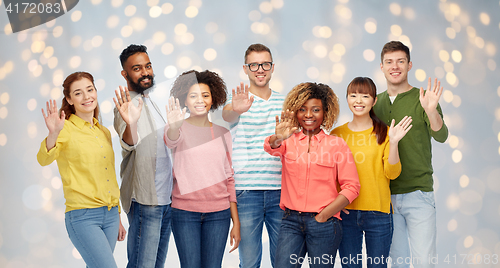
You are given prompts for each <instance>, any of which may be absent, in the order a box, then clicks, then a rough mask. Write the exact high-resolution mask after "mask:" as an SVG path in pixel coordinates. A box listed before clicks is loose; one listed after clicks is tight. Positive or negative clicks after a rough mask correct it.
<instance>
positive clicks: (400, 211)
mask: <svg viewBox="0 0 500 268" xmlns="http://www.w3.org/2000/svg"><path fill="white" fill-rule="evenodd" d="M391 201H392V205H393V206H394V234H393V237H392V246H391V253H390V256H391V258H392V267H393V268H399V267H410V263H413V266H414V267H415V268H422V267H434V265H433V264H432V261H429V259H431V260H432V258H435V257H436V207H435V203H434V192H422V191H414V192H411V193H406V194H395V195H392V196H391ZM408 239H409V242H408ZM410 245H411V257H410Z"/></svg>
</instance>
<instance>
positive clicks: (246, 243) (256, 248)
mask: <svg viewBox="0 0 500 268" xmlns="http://www.w3.org/2000/svg"><path fill="white" fill-rule="evenodd" d="M280 196H281V190H237V191H236V198H237V201H238V216H239V218H240V234H241V241H240V245H239V247H238V251H239V257H240V267H242V268H255V267H260V262H261V259H262V229H263V226H264V224H266V229H267V233H268V235H269V252H270V255H271V264H273V263H274V256H275V252H276V245H277V244H278V234H279V230H280V223H281V218H282V217H283V210H281V208H280V207H279V205H280ZM273 266H274V265H273ZM274 267H276V266H274Z"/></svg>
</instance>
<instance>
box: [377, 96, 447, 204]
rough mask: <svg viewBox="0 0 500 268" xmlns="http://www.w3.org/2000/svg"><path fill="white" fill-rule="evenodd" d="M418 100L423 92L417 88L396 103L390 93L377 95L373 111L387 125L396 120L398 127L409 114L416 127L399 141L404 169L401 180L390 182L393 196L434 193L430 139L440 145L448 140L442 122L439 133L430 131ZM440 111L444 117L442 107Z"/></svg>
mask: <svg viewBox="0 0 500 268" xmlns="http://www.w3.org/2000/svg"><path fill="white" fill-rule="evenodd" d="M419 97H420V89H418V88H416V87H414V88H412V89H410V90H409V91H407V92H404V93H400V94H398V95H397V97H396V99H395V100H394V103H391V100H390V99H389V94H388V93H387V91H385V92H382V93H380V94H378V96H377V99H378V100H377V103H376V104H375V107H374V108H373V110H374V112H375V114H376V115H377V116H378V117H379V118H380V119H381V120H382V121H384V122H385V123H386V124H387V125H390V124H391V121H392V119H395V120H396V124H397V123H398V122H399V121H401V119H403V117H405V116H407V115H408V116H411V117H412V119H413V121H412V125H413V127H412V128H411V129H410V131H409V132H408V133H407V134H406V136H405V137H404V138H403V139H401V141H400V142H399V158H400V160H401V166H402V169H401V174H400V175H399V177H398V178H396V179H395V180H392V181H391V185H390V187H391V194H405V193H410V192H413V191H417V190H421V191H423V192H430V191H433V179H432V173H433V170H432V146H431V137H432V138H434V139H435V140H436V141H438V142H441V143H442V142H445V141H446V139H447V138H448V128H447V127H446V125H445V123H444V121H443V126H442V127H441V129H440V130H438V131H433V130H432V129H431V124H430V122H429V118H428V117H427V114H426V113H425V111H424V108H423V107H422V105H420V100H419ZM437 111H438V112H439V115H440V116H441V118H443V113H442V111H441V107H440V106H439V104H438V106H437Z"/></svg>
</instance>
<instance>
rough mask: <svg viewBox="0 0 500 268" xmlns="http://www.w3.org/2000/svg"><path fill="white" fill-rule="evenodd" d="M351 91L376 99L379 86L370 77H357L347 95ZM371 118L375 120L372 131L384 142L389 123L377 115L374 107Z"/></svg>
mask: <svg viewBox="0 0 500 268" xmlns="http://www.w3.org/2000/svg"><path fill="white" fill-rule="evenodd" d="M350 93H360V94H368V95H370V96H372V98H373V100H374V101H375V98H376V97H377V87H376V86H375V83H373V81H372V80H371V79H370V78H369V77H356V78H354V79H353V80H352V81H351V83H349V85H348V86H347V94H346V97H347V96H349V94H350ZM370 118H371V119H372V122H373V131H372V133H374V134H375V135H376V136H377V143H378V144H382V143H384V141H385V138H386V137H387V125H386V124H385V123H384V122H383V121H382V120H380V118H378V117H377V116H376V115H375V113H374V112H373V107H372V108H371V109H370Z"/></svg>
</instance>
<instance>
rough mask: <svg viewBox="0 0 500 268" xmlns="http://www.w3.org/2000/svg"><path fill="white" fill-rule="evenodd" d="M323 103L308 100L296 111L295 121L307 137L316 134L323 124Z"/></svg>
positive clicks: (317, 100)
mask: <svg viewBox="0 0 500 268" xmlns="http://www.w3.org/2000/svg"><path fill="white" fill-rule="evenodd" d="M323 110H324V109H323V103H322V102H321V100H320V99H308V100H307V101H306V102H305V103H304V105H302V107H300V108H299V110H298V111H297V121H298V122H299V124H300V126H301V127H302V132H304V134H305V135H308V136H309V137H312V136H313V135H316V134H318V133H319V132H320V131H321V124H323V112H324V111H323Z"/></svg>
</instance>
